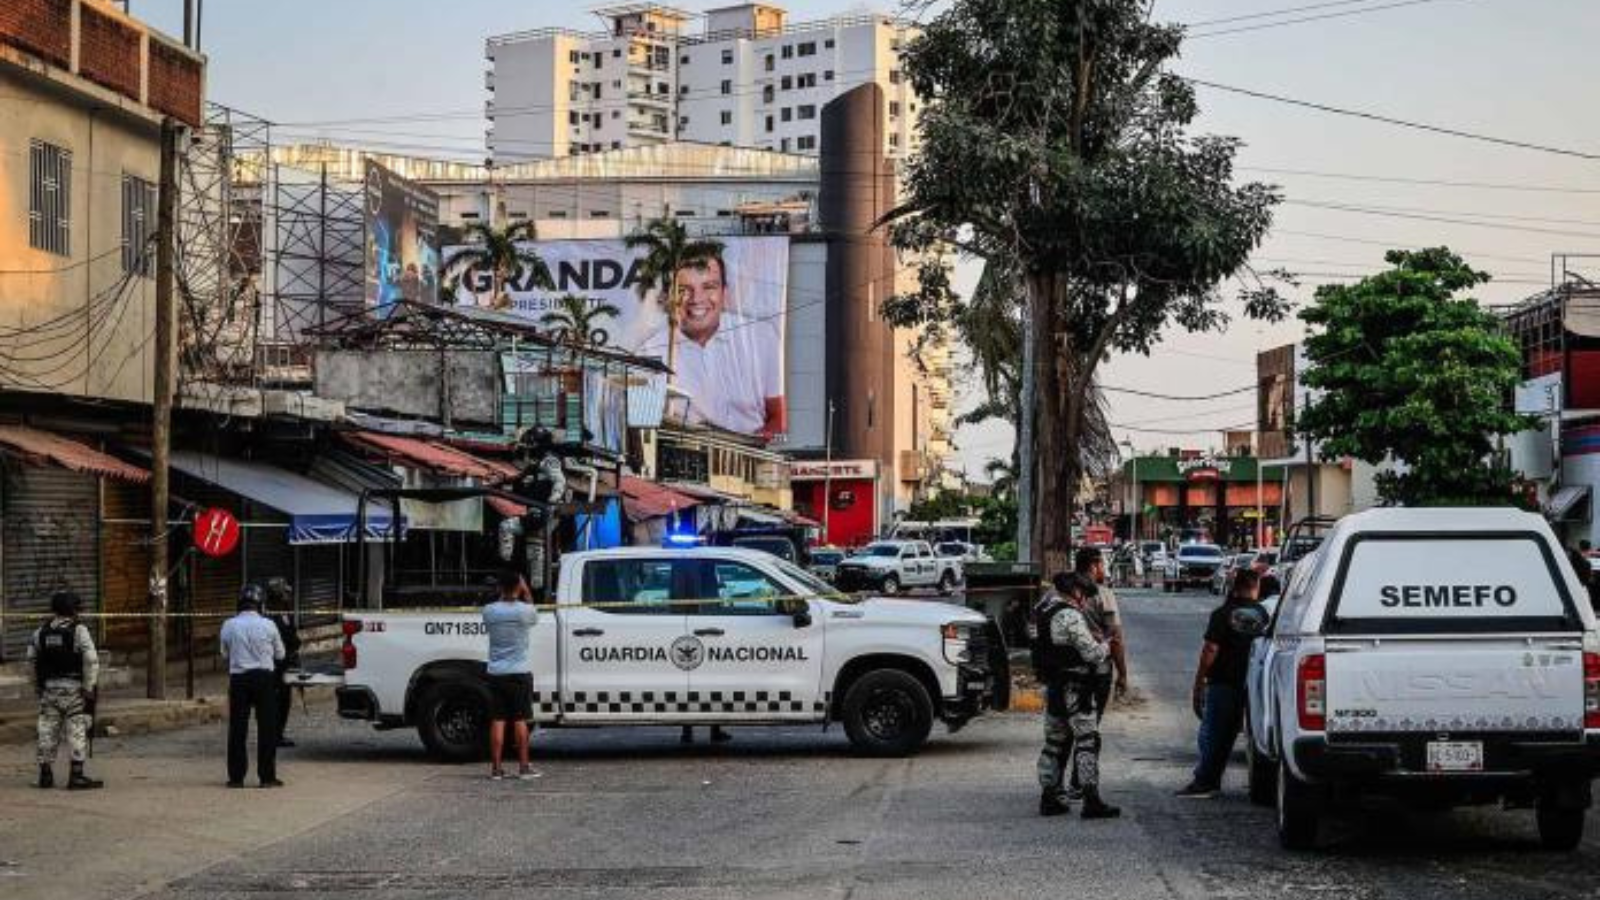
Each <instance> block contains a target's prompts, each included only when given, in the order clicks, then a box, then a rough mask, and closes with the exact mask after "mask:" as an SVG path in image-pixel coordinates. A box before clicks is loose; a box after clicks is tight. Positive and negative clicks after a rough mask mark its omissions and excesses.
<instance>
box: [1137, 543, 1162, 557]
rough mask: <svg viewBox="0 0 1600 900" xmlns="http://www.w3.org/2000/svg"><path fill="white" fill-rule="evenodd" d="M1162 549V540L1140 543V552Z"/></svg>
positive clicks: (1153, 551)
mask: <svg viewBox="0 0 1600 900" xmlns="http://www.w3.org/2000/svg"><path fill="white" fill-rule="evenodd" d="M1162 549H1163V548H1162V546H1161V542H1160V541H1145V542H1144V543H1143V544H1140V545H1139V550H1140V552H1142V553H1145V554H1150V553H1160V552H1161V550H1162Z"/></svg>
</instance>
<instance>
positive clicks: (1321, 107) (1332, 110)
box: [1184, 77, 1600, 160]
mask: <svg viewBox="0 0 1600 900" xmlns="http://www.w3.org/2000/svg"><path fill="white" fill-rule="evenodd" d="M1184 80H1185V81H1187V82H1189V83H1190V84H1197V85H1200V86H1201V87H1207V88H1211V89H1212V90H1216V91H1224V92H1226V93H1230V94H1239V95H1241V96H1245V97H1254V98H1255V99H1257V100H1270V101H1272V102H1274V103H1284V104H1288V105H1289V106H1299V107H1303V108H1305V109H1314V110H1316V111H1318V112H1325V113H1329V114H1332V115H1336V116H1348V117H1350V118H1354V119H1364V120H1366V121H1369V122H1379V123H1382V124H1384V125H1394V126H1396V127H1398V128H1410V129H1414V130H1416V131H1426V132H1429V133H1431V134H1442V135H1446V136H1448V137H1457V138H1462V139H1464V140H1469V141H1480V142H1482V143H1486V144H1495V145H1498V146H1502V147H1514V148H1516V149H1519V150H1534V151H1538V152H1540V153H1550V154H1554V155H1556V156H1570V157H1575V158H1577V159H1588V160H1600V154H1595V153H1586V152H1584V151H1582V150H1571V149H1568V148H1565V147H1554V146H1550V145H1548V144H1535V143H1531V142H1528V141H1518V140H1513V139H1511V138H1502V137H1495V136H1493V135H1487V134H1478V133H1476V132H1471V131H1462V130H1460V129H1458V128H1447V127H1444V126H1442V125H1429V124H1426V123H1424V122H1412V121H1410V120H1407V119H1397V118H1394V117H1392V116H1384V115H1379V114H1378V113H1370V112H1364V111H1362V110H1356V109H1345V108H1343V107H1338V106H1330V105H1328V104H1325V103H1314V102H1312V101H1310V100H1296V99H1295V98H1293V97H1284V96H1281V95H1279V94H1268V93H1266V92H1264V91H1253V90H1250V89H1249V88H1241V87H1234V86H1232V85H1227V84H1218V83H1216V82H1214V81H1206V80H1205V79H1203V78H1190V77H1184Z"/></svg>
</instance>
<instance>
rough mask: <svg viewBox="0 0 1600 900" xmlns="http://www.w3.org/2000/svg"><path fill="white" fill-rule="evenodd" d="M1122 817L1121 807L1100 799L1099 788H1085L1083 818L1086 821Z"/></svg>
mask: <svg viewBox="0 0 1600 900" xmlns="http://www.w3.org/2000/svg"><path fill="white" fill-rule="evenodd" d="M1120 815H1122V809H1121V808H1120V807H1116V806H1112V805H1111V804H1109V803H1107V802H1106V801H1105V800H1103V799H1101V798H1100V789H1099V788H1085V789H1084V791H1083V817H1084V818H1085V819H1115V818H1116V817H1118V816H1120Z"/></svg>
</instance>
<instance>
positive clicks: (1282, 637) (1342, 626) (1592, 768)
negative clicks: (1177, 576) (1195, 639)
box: [1233, 508, 1600, 850]
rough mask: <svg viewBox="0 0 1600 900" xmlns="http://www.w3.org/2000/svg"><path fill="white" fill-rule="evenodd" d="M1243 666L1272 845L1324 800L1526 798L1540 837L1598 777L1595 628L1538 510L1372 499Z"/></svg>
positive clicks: (1242, 624)
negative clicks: (1378, 504) (1383, 503)
mask: <svg viewBox="0 0 1600 900" xmlns="http://www.w3.org/2000/svg"><path fill="white" fill-rule="evenodd" d="M1233 618H1234V622H1235V627H1236V628H1238V629H1239V630H1240V631H1241V632H1243V633H1245V634H1252V633H1258V632H1259V633H1260V637H1258V638H1257V640H1256V641H1255V643H1254V647H1253V650H1252V655H1251V664H1250V674H1249V679H1250V682H1249V686H1248V688H1249V698H1250V703H1249V716H1248V729H1249V734H1248V737H1247V747H1248V757H1249V761H1250V765H1249V774H1250V794H1251V799H1252V800H1254V801H1256V802H1258V803H1263V804H1268V805H1275V806H1276V807H1277V813H1278V833H1279V838H1280V840H1281V842H1282V843H1283V844H1284V845H1285V846H1286V847H1289V848H1291V849H1298V848H1305V847H1309V846H1311V845H1313V844H1314V843H1315V841H1316V838H1317V834H1318V828H1319V822H1320V819H1321V817H1322V815H1323V813H1324V811H1325V810H1326V809H1328V808H1329V806H1330V805H1331V804H1333V803H1334V802H1336V801H1341V800H1350V799H1354V798H1358V797H1359V796H1360V794H1362V793H1363V792H1374V793H1384V794H1389V795H1393V796H1397V797H1399V798H1401V799H1402V800H1405V801H1408V802H1411V803H1414V804H1416V805H1419V806H1426V807H1431V808H1440V807H1448V806H1452V805H1458V804H1468V803H1492V802H1496V801H1502V802H1504V803H1505V804H1506V805H1507V806H1508V807H1530V806H1531V807H1533V808H1534V809H1535V810H1536V820H1537V823H1538V828H1539V834H1540V837H1541V839H1542V841H1543V842H1544V844H1545V845H1546V846H1547V847H1549V848H1551V849H1564V850H1570V849H1572V848H1573V847H1575V846H1577V844H1578V842H1579V841H1580V840H1581V839H1582V836H1583V826H1584V816H1585V810H1586V809H1587V808H1588V806H1589V805H1590V782H1591V780H1592V779H1593V778H1594V777H1595V776H1596V774H1597V773H1600V635H1597V633H1596V629H1595V616H1594V614H1593V612H1592V611H1591V610H1590V608H1589V602H1588V597H1587V595H1586V593H1585V592H1584V590H1583V589H1582V586H1581V584H1580V583H1579V581H1578V580H1577V578H1576V577H1575V576H1574V574H1573V572H1572V570H1571V567H1570V566H1569V565H1568V563H1567V560H1566V556H1565V554H1563V553H1562V552H1561V546H1560V544H1559V543H1558V542H1557V540H1556V538H1555V536H1554V535H1553V534H1552V533H1551V531H1550V528H1549V526H1548V525H1546V524H1545V522H1544V520H1543V519H1541V518H1539V517H1538V516H1534V515H1530V514H1527V513H1522V512H1518V511H1516V510H1511V509H1443V508H1437V509H1379V510H1371V511H1368V512H1364V513H1359V514H1357V515H1352V516H1347V517H1345V518H1343V519H1341V520H1340V521H1339V523H1338V524H1337V525H1335V526H1334V527H1333V529H1332V530H1331V531H1330V532H1329V533H1328V535H1327V537H1326V539H1325V540H1324V541H1323V542H1322V544H1321V546H1320V547H1319V548H1318V549H1317V550H1316V552H1314V553H1313V554H1311V555H1310V556H1307V557H1306V558H1305V559H1303V560H1301V561H1300V562H1299V563H1298V564H1297V565H1296V566H1295V569H1294V573H1293V575H1292V576H1291V578H1290V581H1289V584H1288V585H1287V587H1286V590H1285V592H1284V594H1283V597H1282V600H1281V602H1279V603H1277V604H1276V606H1275V608H1274V610H1273V611H1272V614H1271V617H1270V619H1269V618H1268V616H1267V615H1266V614H1264V613H1257V612H1252V613H1250V614H1247V615H1241V614H1238V613H1236V614H1235V615H1234V617H1233Z"/></svg>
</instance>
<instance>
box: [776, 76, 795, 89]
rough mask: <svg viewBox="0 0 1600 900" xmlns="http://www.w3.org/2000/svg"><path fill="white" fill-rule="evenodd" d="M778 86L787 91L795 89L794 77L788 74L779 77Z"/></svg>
mask: <svg viewBox="0 0 1600 900" xmlns="http://www.w3.org/2000/svg"><path fill="white" fill-rule="evenodd" d="M778 87H780V88H782V89H783V90H786V91H791V90H794V79H793V78H790V77H789V76H788V75H785V76H783V77H782V78H780V79H778Z"/></svg>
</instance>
